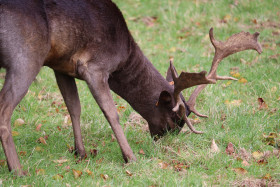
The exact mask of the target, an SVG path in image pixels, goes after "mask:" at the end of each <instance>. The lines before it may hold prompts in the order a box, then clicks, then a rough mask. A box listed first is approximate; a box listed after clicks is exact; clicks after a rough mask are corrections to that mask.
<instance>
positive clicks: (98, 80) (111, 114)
mask: <svg viewBox="0 0 280 187" xmlns="http://www.w3.org/2000/svg"><path fill="white" fill-rule="evenodd" d="M102 69H103V70H102ZM78 74H79V76H80V77H81V78H83V79H84V80H85V81H86V82H87V84H88V87H89V89H90V91H91V93H92V95H93V97H94V98H95V100H96V102H97V104H98V105H99V107H100V108H101V110H102V112H103V114H104V115H105V117H106V119H107V120H108V122H109V123H110V125H111V128H112V130H113V131H114V134H115V136H116V139H117V141H118V143H119V145H120V148H121V151H122V154H123V158H124V160H125V161H126V162H129V161H136V157H135V156H134V154H133V152H132V150H131V148H130V146H129V144H128V142H127V140H126V137H125V135H124V133H123V130H122V128H121V125H120V123H119V116H118V113H117V109H116V107H115V104H114V101H113V98H112V95H111V93H110V88H109V84H108V78H109V73H108V72H106V71H105V70H104V68H100V69H99V68H98V67H86V66H84V65H78Z"/></svg>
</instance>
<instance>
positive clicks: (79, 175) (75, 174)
mask: <svg viewBox="0 0 280 187" xmlns="http://www.w3.org/2000/svg"><path fill="white" fill-rule="evenodd" d="M72 171H73V175H74V178H75V179H77V178H80V177H81V176H82V174H83V172H81V171H80V170H75V169H72Z"/></svg>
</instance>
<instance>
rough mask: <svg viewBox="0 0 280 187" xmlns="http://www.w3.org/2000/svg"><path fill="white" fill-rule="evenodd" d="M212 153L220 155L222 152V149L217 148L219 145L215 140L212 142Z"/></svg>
mask: <svg viewBox="0 0 280 187" xmlns="http://www.w3.org/2000/svg"><path fill="white" fill-rule="evenodd" d="M211 152H212V153H219V152H220V149H219V147H218V146H217V144H216V142H215V140H214V139H213V140H212V143H211Z"/></svg>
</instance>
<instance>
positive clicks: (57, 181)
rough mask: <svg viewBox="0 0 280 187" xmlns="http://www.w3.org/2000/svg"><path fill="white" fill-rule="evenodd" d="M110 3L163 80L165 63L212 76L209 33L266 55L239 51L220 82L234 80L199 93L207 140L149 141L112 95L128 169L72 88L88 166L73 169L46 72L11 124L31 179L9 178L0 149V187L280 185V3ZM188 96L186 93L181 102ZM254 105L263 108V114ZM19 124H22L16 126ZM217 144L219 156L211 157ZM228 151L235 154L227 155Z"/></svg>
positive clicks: (105, 127) (67, 129)
mask: <svg viewBox="0 0 280 187" xmlns="http://www.w3.org/2000/svg"><path fill="white" fill-rule="evenodd" d="M115 2H116V3H117V4H118V6H119V7H120V9H121V10H122V12H123V14H124V16H125V18H126V21H127V23H128V27H129V29H130V30H131V32H132V34H133V36H134V37H135V39H136V41H137V42H138V44H139V45H140V47H141V48H142V49H143V51H144V53H145V54H146V56H147V57H148V58H149V59H150V60H151V61H152V62H153V64H154V66H155V67H156V68H157V69H158V70H159V71H160V72H161V74H163V75H165V72H166V70H167V68H168V59H169V57H171V56H172V57H174V63H175V66H176V67H177V69H178V70H179V71H182V70H185V71H191V72H194V71H195V72H198V71H201V70H208V71H209V68H210V63H211V60H212V57H213V52H214V51H213V47H212V46H211V44H210V41H209V37H208V30H209V28H210V27H214V33H215V35H216V38H217V39H219V40H225V39H226V38H227V37H229V36H230V35H231V34H233V33H236V32H240V31H241V30H244V31H250V32H251V33H253V32H255V31H258V32H260V33H261V35H260V37H259V40H260V42H261V44H262V46H263V53H262V54H261V55H258V54H257V53H256V52H255V51H246V52H242V53H238V54H235V55H233V56H230V57H228V58H227V59H225V60H224V61H223V63H222V64H221V65H220V67H219V69H218V72H219V74H220V75H230V74H232V75H233V76H235V77H237V78H238V79H239V81H236V82H233V81H225V82H219V83H217V84H216V85H210V86H208V87H207V88H206V90H204V91H203V92H202V93H201V95H200V96H199V98H198V103H197V108H198V110H199V111H201V112H202V113H204V114H207V115H208V116H209V118H208V119H198V118H196V117H195V116H192V118H193V120H194V121H196V122H197V124H196V129H197V130H203V131H204V132H205V134H203V135H196V134H191V133H188V131H187V128H186V129H184V131H183V132H182V133H180V134H179V135H175V134H168V135H167V136H165V137H164V138H162V139H160V140H159V141H157V142H154V141H153V140H152V139H151V138H150V135H149V133H148V132H147V129H146V126H145V122H144V121H142V120H141V118H139V116H137V115H136V114H135V113H134V111H133V110H132V109H131V107H130V106H129V105H128V104H127V103H126V102H125V101H124V100H122V99H120V98H119V97H118V96H116V95H114V99H115V102H116V103H117V105H116V106H117V107H118V110H119V112H120V119H121V123H122V126H123V127H124V129H125V134H126V137H127V139H128V141H129V143H130V145H131V147H132V149H133V151H134V153H135V155H136V157H137V159H138V161H137V162H136V163H132V164H124V161H123V159H122V156H121V153H120V149H119V146H118V144H117V142H116V141H115V140H114V138H112V136H111V134H112V131H111V129H110V127H109V124H108V123H107V121H106V119H105V118H104V117H103V115H102V113H101V111H100V109H99V108H98V106H97V105H96V103H95V101H94V99H93V98H92V96H91V95H90V92H89V90H88V88H87V86H86V85H85V83H84V82H82V81H77V84H78V87H79V94H80V99H81V103H82V122H81V123H82V134H83V138H84V143H85V146H86V150H87V152H88V158H87V159H86V160H85V161H82V162H79V161H78V159H77V158H75V157H74V154H73V153H70V152H69V147H70V149H71V146H73V133H72V128H71V126H69V125H70V122H69V121H68V114H67V110H66V108H65V106H64V104H63V101H62V99H61V96H60V93H59V90H58V88H57V85H56V83H55V79H54V75H53V73H52V71H51V70H50V69H48V68H43V69H42V71H41V73H40V74H39V75H38V77H37V81H36V82H34V83H33V84H32V86H31V87H30V90H29V92H28V94H27V95H26V97H25V98H24V99H23V101H22V102H21V103H20V105H19V106H18V107H17V108H16V111H15V112H14V114H13V116H12V126H13V135H14V140H15V144H16V146H17V150H18V153H19V155H20V160H21V164H22V166H23V168H24V169H25V170H28V171H29V174H30V175H29V176H27V177H22V178H17V177H14V176H13V175H12V174H11V173H9V172H8V168H7V165H6V164H5V155H4V153H3V150H2V148H1V150H0V186H1V183H2V185H3V186H20V185H30V186H86V185H95V186H210V185H221V186H229V185H247V186H250V185H251V186H253V185H261V184H267V185H276V184H278V185H280V164H279V155H278V156H277V150H279V147H280V143H279V141H280V121H279V119H280V114H279V106H280V82H279V72H280V65H279V62H280V58H279V54H280V50H279V49H280V22H279V20H280V8H279V7H280V1H278V0H254V1H252V0H242V1H241V0H224V1H218V0H215V1H208V0H192V1H191V0H190V1H186V0H185V1H182V0H178V1H172V0H161V1H158V0H115ZM3 74H4V71H2V73H1V75H2V76H3ZM242 78H243V79H242ZM2 84H3V81H2V82H1V85H2ZM192 90H193V89H190V90H188V91H186V92H185V93H184V95H185V97H186V98H188V96H189V95H190V93H191V91H192ZM258 98H262V99H263V100H264V101H265V104H263V105H262V107H261V109H260V105H259V102H258ZM18 118H21V119H23V120H24V122H25V124H23V125H14V122H15V121H16V120H17V119H18ZM39 124H42V126H41V128H40V129H39V127H38V125H39ZM36 127H37V128H38V129H37V130H36ZM45 136H48V137H45ZM40 137H41V142H40V141H39V142H38V139H39V138H40ZM42 138H45V139H46V144H44V143H45V142H44V141H43V140H42ZM213 139H214V140H215V142H216V144H217V146H218V148H219V149H220V151H219V152H213V149H211V142H212V140H213ZM229 143H232V144H233V149H230V148H228V149H226V147H227V146H228V144H229ZM233 150H234V153H233V152H232V151H233ZM273 151H274V154H273ZM90 152H92V154H90ZM81 172H82V174H81ZM80 174H81V175H80Z"/></svg>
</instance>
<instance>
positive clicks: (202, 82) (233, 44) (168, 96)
mask: <svg viewBox="0 0 280 187" xmlns="http://www.w3.org/2000/svg"><path fill="white" fill-rule="evenodd" d="M209 36H210V40H211V43H212V45H213V46H214V48H215V55H214V58H213V62H212V67H211V70H210V72H209V74H208V75H207V76H206V71H202V72H200V73H187V72H182V73H181V74H180V76H178V74H177V71H176V70H175V67H174V66H173V62H172V61H170V67H169V69H168V73H167V80H168V81H169V82H172V83H173V82H174V84H173V92H172V91H171V92H168V91H162V92H161V94H160V97H159V102H158V107H159V108H161V109H160V110H165V112H164V113H165V121H166V122H167V124H168V126H169V128H168V129H169V130H170V129H171V130H173V129H179V130H180V129H181V128H182V127H183V125H184V124H185V123H186V124H187V126H188V127H189V128H190V130H191V131H192V132H194V133H196V134H201V133H203V132H201V131H197V130H195V128H194V127H193V125H192V124H191V122H190V120H189V119H188V117H187V116H188V115H189V114H190V112H193V113H194V114H195V115H197V116H199V117H207V116H206V115H202V114H200V113H199V112H198V111H197V110H196V109H195V101H196V98H197V96H198V94H199V93H200V92H201V91H202V90H203V89H204V88H205V87H206V86H207V84H214V83H216V82H217V80H236V79H235V78H233V77H227V76H218V75H217V74H216V72H217V68H218V65H219V63H220V62H221V61H222V60H223V59H224V58H226V57H227V56H229V55H231V54H234V53H237V52H240V51H244V50H249V49H253V50H256V51H257V52H258V53H259V54H260V53H261V52H262V48H261V45H260V44H259V43H258V41H257V38H258V36H259V33H258V32H256V33H254V34H253V35H252V34H250V33H247V32H241V33H238V34H234V35H232V36H231V37H230V38H228V39H227V41H225V42H221V41H217V40H215V38H214V35H213V28H211V29H210V31H209ZM196 85H199V86H198V87H197V88H196V89H195V90H194V92H193V93H192V94H191V96H190V98H189V100H188V101H187V102H185V100H184V98H183V96H182V94H180V93H181V91H183V90H184V89H186V88H189V87H192V86H196ZM167 114H168V115H167ZM152 134H158V133H157V132H152ZM160 134H162V132H161V133H160Z"/></svg>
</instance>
